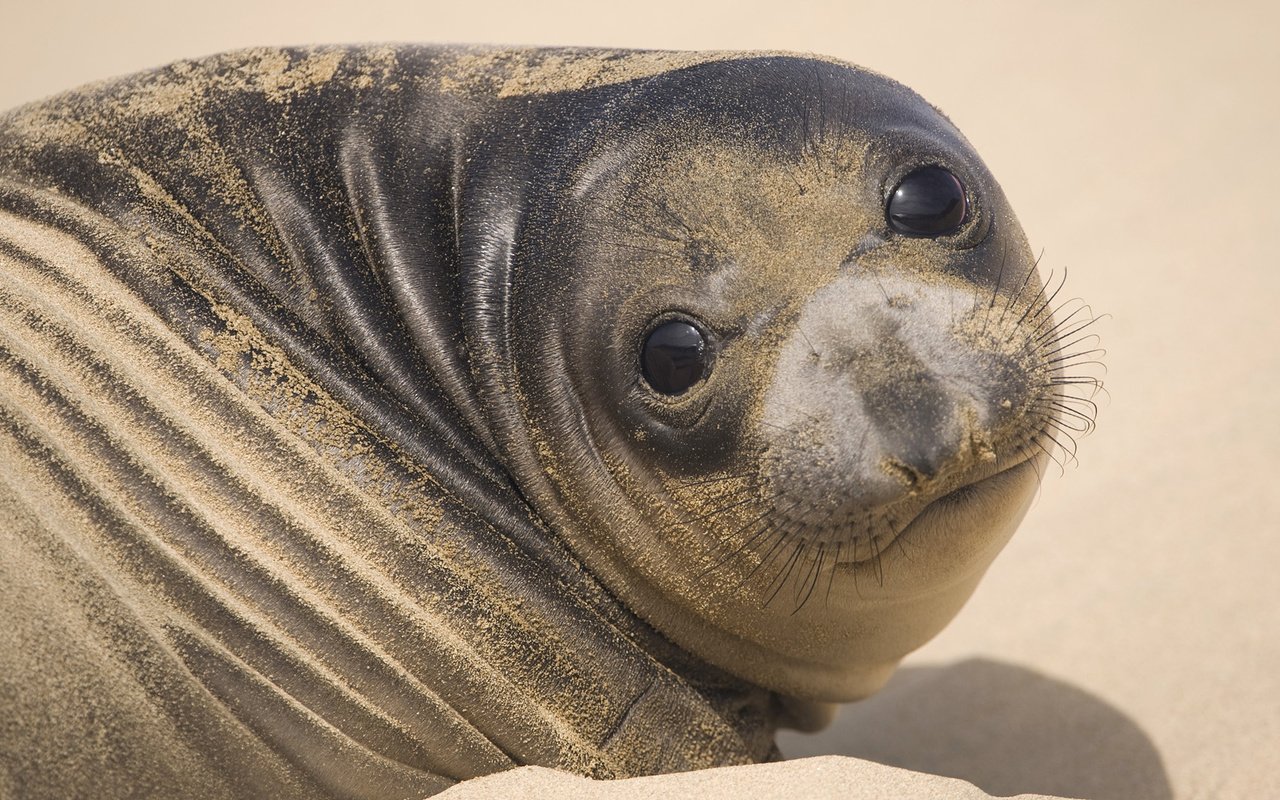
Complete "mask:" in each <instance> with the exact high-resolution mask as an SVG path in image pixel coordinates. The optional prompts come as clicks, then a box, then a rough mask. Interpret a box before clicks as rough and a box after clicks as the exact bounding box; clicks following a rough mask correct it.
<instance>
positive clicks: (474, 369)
mask: <svg viewBox="0 0 1280 800" xmlns="http://www.w3.org/2000/svg"><path fill="white" fill-rule="evenodd" d="M930 165H932V166H941V167H944V168H946V169H947V170H949V171H950V172H951V173H953V174H954V175H955V176H957V178H958V179H959V180H960V181H961V183H962V184H963V186H964V190H965V196H966V199H967V203H968V215H967V217H966V218H965V220H964V222H963V224H961V225H960V226H959V227H958V228H956V229H955V230H952V231H948V232H947V233H946V235H941V236H934V237H912V236H904V235H902V234H900V233H898V232H896V231H895V230H894V229H893V228H892V227H891V226H890V225H889V223H888V222H887V221H886V211H885V209H886V202H887V198H888V197H889V194H890V193H891V191H892V190H893V188H894V187H895V186H896V185H897V183H898V181H899V180H901V179H902V178H903V176H904V175H907V174H908V173H909V172H911V171H912V170H914V169H916V168H917V167H921V166H930ZM0 214H3V216H0V221H3V224H2V225H0V234H2V236H0V239H2V241H0V259H3V260H0V289H2V290H3V291H4V297H3V299H4V302H3V303H0V310H2V311H3V312H4V316H3V317H0V345H3V348H0V355H3V356H4V358H3V360H2V362H0V363H2V364H3V366H4V372H3V374H0V411H3V412H4V414H3V416H0V421H3V422H4V425H3V428H2V430H3V433H4V438H3V439H0V447H2V448H3V455H4V458H5V459H6V461H5V463H6V464H7V467H6V468H7V470H8V472H7V474H6V476H5V477H6V482H5V484H4V493H3V494H0V510H2V511H4V513H5V514H6V515H7V516H6V518H7V519H10V520H13V522H12V523H10V524H9V527H8V528H6V529H5V530H4V532H5V534H6V537H7V538H6V539H4V540H3V541H4V547H5V551H4V558H3V559H0V564H6V565H9V567H7V568H6V569H9V570H10V572H9V573H6V576H5V580H3V581H0V585H2V586H3V587H4V588H3V589H0V609H3V611H4V613H5V615H6V618H7V619H9V620H11V622H12V625H11V627H10V629H9V631H8V632H6V633H5V634H0V674H3V676H4V678H3V679H4V680H5V681H6V684H5V686H4V688H5V689H6V691H7V692H8V693H7V694H4V695H0V696H5V697H9V696H12V697H22V698H26V700H24V701H23V702H21V703H18V702H15V703H14V705H13V707H12V708H9V709H6V710H7V711H9V712H10V713H9V715H8V716H9V718H10V719H12V720H14V722H13V724H11V725H10V727H9V728H6V729H3V732H0V744H2V745H3V748H0V749H2V750H3V751H4V752H7V753H10V754H11V755H10V757H9V761H8V762H7V764H8V766H7V767H6V770H7V771H6V772H5V775H6V776H7V779H8V780H9V781H10V782H11V783H15V784H18V785H23V786H28V787H36V789H35V790H34V791H36V792H37V793H40V792H41V791H43V792H45V793H48V794H53V795H58V794H63V795H65V794H74V793H77V792H80V791H82V790H87V789H86V787H88V786H92V787H93V789H94V791H95V792H96V793H97V794H99V795H100V796H115V795H122V796H123V795H128V794H130V793H132V792H135V791H137V790H138V787H149V788H150V789H151V790H162V791H163V792H165V793H169V794H183V793H195V794H199V795H200V796H206V797H216V796H227V797H236V796H246V795H260V796H281V797H283V796H316V795H324V796H371V797H398V796H411V795H414V794H422V793H429V792H433V791H437V790H439V789H441V788H443V787H445V786H448V785H449V784H450V783H451V782H452V781H454V780H457V779H465V778H467V777H471V776H474V775H478V774H484V773H487V772H492V771H495V770H499V769H504V768H507V767H510V766H512V765H515V764H524V763H535V764H543V765H548V766H556V767H561V768H564V769H570V770H574V771H577V772H580V773H583V774H590V775H595V776H601V777H605V776H620V775H633V774H644V773H649V772H661V771H675V770H683V769H693V768H699V767H708V766H714V765H720V764H733V763H744V762H748V761H755V760H763V759H767V758H771V757H776V749H775V748H773V746H772V735H773V731H774V729H775V728H776V727H777V726H778V725H794V726H800V727H813V726H815V725H820V724H821V722H822V720H823V718H824V716H823V715H824V713H825V712H824V707H823V704H824V703H828V702H831V701H838V700H848V699H853V698H858V697H863V696H865V695H867V694H869V693H871V692H873V691H875V690H876V689H877V688H878V687H879V686H880V685H881V684H882V683H883V682H884V680H885V679H886V678H887V677H888V675H889V673H890V672H891V671H892V669H893V668H894V666H895V665H896V663H897V662H898V660H899V659H900V658H902V656H903V655H905V654H906V653H907V652H909V651H911V650H912V649H914V648H916V647H918V646H919V645H920V644H922V643H923V642H924V641H926V640H927V639H928V638H929V637H931V636H932V635H934V634H935V633H936V632H937V631H938V630H939V629H940V628H941V627H942V626H943V625H944V624H945V623H946V622H947V621H948V620H949V619H950V618H951V617H952V616H953V615H954V614H955V613H956V612H957V611H958V609H959V608H960V606H961V605H962V604H963V603H964V601H965V599H966V598H967V597H968V595H969V594H970V592H971V591H972V590H973V588H974V586H975V584H976V582H977V581H978V579H979V578H980V577H981V575H982V573H983V571H984V570H985V569H986V567H987V566H988V565H989V564H990V562H991V560H992V559H993V558H994V557H995V555H996V554H997V552H998V551H999V550H1000V548H1001V546H1002V545H1003V544H1004V542H1005V541H1006V540H1007V538H1008V537H1009V536H1010V535H1011V533H1012V531H1013V529H1014V527H1015V526H1016V525H1017V523H1018V521H1019V520H1020V518H1021V517H1022V515H1023V513H1024V512H1025V510H1026V507H1027V504H1028V503H1029V501H1030V498H1031V496H1032V494H1033V492H1034V490H1035V487H1036V484H1037V479H1038V474H1039V465H1040V463H1042V462H1043V460H1044V457H1045V449H1044V448H1045V437H1046V434H1047V432H1048V431H1049V430H1050V429H1051V427H1052V425H1053V424H1054V423H1053V419H1054V413H1053V409H1054V408H1055V405H1054V403H1055V401H1054V398H1055V396H1056V395H1055V392H1056V391H1057V387H1058V385H1059V383H1058V375H1059V370H1058V368H1057V367H1056V366H1055V365H1056V364H1057V363H1059V361H1060V358H1058V356H1057V354H1058V350H1057V344H1056V342H1057V335H1056V331H1057V328H1056V326H1055V324H1054V322H1053V320H1052V317H1051V315H1050V314H1049V312H1048V305H1049V304H1048V302H1047V301H1046V298H1045V295H1044V292H1043V291H1042V289H1041V286H1040V282H1039V278H1038V277H1037V276H1036V274H1035V265H1034V263H1033V260H1032V258H1031V255H1030V252H1029V250H1028V248H1027V245H1026V242H1025V240H1024V237H1023V234H1022V232H1021V230H1020V228H1019V226H1018V224H1017V222H1016V220H1015V219H1014V216H1013V214H1012V212H1011V211H1010V209H1009V208H1008V206H1007V203H1006V201H1005V199H1004V197H1003V195H1002V194H1001V192H1000V190H999V188H998V186H997V185H996V183H995V181H994V180H993V179H992V177H991V176H990V175H989V174H988V173H987V171H986V169H985V167H983V165H982V163H981V162H980V160H979V159H978V158H977V156H976V155H975V154H974V153H973V152H972V150H971V148H970V147H969V145H968V144H967V142H965V140H964V139H963V137H961V136H960V134H959V133H958V132H956V131H955V129H954V128H953V127H952V126H951V125H950V123H949V122H947V121H946V120H945V119H944V118H943V117H942V116H941V115H939V114H938V113H937V112H936V111H935V110H934V109H932V108H931V107H930V106H929V105H928V104H926V103H925V102H924V101H923V100H921V99H920V98H919V97H917V96H916V95H915V94H913V93H912V92H910V91H909V90H907V89H905V88H904V87H902V86H900V85H898V84H895V83H893V82H892V81H889V80H887V79H885V78H882V77H880V76H877V75H874V74H872V73H868V72H866V71H863V70H860V69H857V68H855V67H852V66H848V65H844V64H840V63H835V62H831V61H828V60H823V59H816V58H803V57H795V56H778V55H767V54H766V55H753V54H737V55H726V54H709V55H698V54H665V53H611V52H599V51H561V50H516V51H502V50H465V49H443V48H418V47H394V48H330V49H317V50H295V51H274V50H265V51H248V52H245V53H237V54H228V55H224V56H218V57H214V58H211V59H206V60H203V61H197V62H183V63H180V64H177V65H173V66H171V67H169V68H166V69H164V70H159V71H156V72H153V73H145V74H142V75H139V76H133V77H131V78H127V79H123V80H121V81H117V82H113V83H107V84H103V85H99V86H94V87H89V88H87V89H85V90H82V91H80V92H75V93H70V94H67V95H64V96H61V97H58V98H54V99H52V100H50V101H47V102H45V103H42V104H37V105H33V106H29V107H26V108H23V109H19V110H17V111H15V112H12V113H10V114H9V115H7V116H6V117H4V118H0ZM676 318H678V319H682V320H690V321H692V322H694V323H696V325H697V327H698V329H699V330H700V331H701V332H702V334H704V335H705V337H706V340H707V353H708V356H707V357H708V363H707V369H706V370H705V374H704V375H703V377H702V379H701V380H700V381H699V382H697V383H696V384H695V385H693V386H692V387H690V388H689V389H688V391H685V392H683V393H680V394H677V395H669V394H663V393H662V392H659V391H656V390H655V389H654V387H653V386H651V385H650V384H649V383H648V382H647V380H646V378H645V377H644V375H643V374H642V373H641V366H640V365H641V351H642V348H643V347H644V343H645V341H646V335H647V334H648V333H649V331H651V330H652V329H653V327H654V326H655V325H656V324H660V323H661V322H662V321H664V320H669V319H676ZM73 684H74V686H73ZM81 684H83V685H81ZM69 687H71V688H69ZM50 752H62V753H66V754H68V755H66V756H65V763H64V767H65V768H63V769H49V768H48V765H47V764H45V763H44V761H43V760H42V759H44V758H45V756H44V755H43V754H46V753H50ZM104 763H105V764H110V765H112V766H111V768H109V769H107V770H105V771H103V770H100V769H98V768H96V767H95V766H94V765H98V764H104ZM90 777H92V782H89V783H85V781H89V780H90ZM0 786H3V784H0Z"/></svg>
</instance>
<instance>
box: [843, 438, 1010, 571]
mask: <svg viewBox="0 0 1280 800" xmlns="http://www.w3.org/2000/svg"><path fill="white" fill-rule="evenodd" d="M1034 460H1035V459H1034V458H1032V457H1027V458H1023V459H1022V460H1021V461H1018V462H1016V463H1014V464H1011V465H1009V466H1007V467H1005V468H1003V469H1000V470H997V471H996V472H993V473H991V474H989V475H986V476H984V477H981V478H978V479H977V480H973V481H969V482H967V483H964V484H963V485H961V486H958V487H956V488H954V489H952V490H951V491H949V492H947V493H946V494H943V495H941V496H939V497H936V498H934V499H933V500H931V501H929V502H927V503H925V504H924V505H922V506H920V507H918V508H917V509H915V510H914V512H913V513H911V514H910V516H908V517H907V518H905V519H903V520H901V521H900V522H898V524H888V525H886V526H885V527H884V529H883V530H881V531H880V532H878V533H877V534H876V535H875V536H872V537H870V538H869V539H866V540H864V541H867V542H868V543H869V547H866V548H860V547H852V548H849V550H848V551H847V553H846V554H845V555H844V557H841V558H839V559H837V560H836V562H835V563H836V566H837V567H854V566H858V565H860V564H866V563H869V562H875V561H878V560H879V559H880V556H881V554H883V553H884V552H885V550H886V549H887V548H888V547H889V546H891V545H893V544H894V543H902V542H905V541H908V540H909V539H910V537H911V535H912V534H913V533H915V532H917V531H919V530H921V529H922V528H931V527H934V526H933V525H932V523H933V522H935V521H937V520H939V519H941V518H944V517H945V516H946V515H948V514H954V513H955V511H956V510H957V509H958V508H961V507H965V506H969V505H972V504H974V503H979V502H982V501H983V500H985V499H986V498H989V497H991V496H992V495H995V494H999V493H1000V492H1001V491H1003V490H1004V488H1005V487H1006V486H1008V485H1010V484H1013V483H1017V482H1018V480H1019V479H1020V478H1021V477H1022V476H1023V475H1024V474H1025V473H1026V472H1027V471H1028V470H1032V469H1034V468H1035V465H1034V463H1033V462H1034Z"/></svg>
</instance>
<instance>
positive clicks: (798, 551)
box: [764, 541, 806, 608]
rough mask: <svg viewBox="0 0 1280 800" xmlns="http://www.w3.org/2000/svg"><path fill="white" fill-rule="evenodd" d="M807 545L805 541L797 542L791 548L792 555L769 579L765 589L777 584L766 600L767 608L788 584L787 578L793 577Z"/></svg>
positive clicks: (765, 605)
mask: <svg viewBox="0 0 1280 800" xmlns="http://www.w3.org/2000/svg"><path fill="white" fill-rule="evenodd" d="M805 547H806V543H805V542H803V541H800V542H796V544H795V546H794V547H793V548H792V550H791V557H790V558H788V559H787V560H786V561H784V562H783V564H782V566H781V567H780V568H779V569H778V572H777V574H776V575H775V576H774V578H773V580H771V581H769V583H768V584H767V585H766V586H765V589H766V590H768V588H769V587H770V586H774V584H775V583H776V584H777V585H776V586H774V589H773V591H772V592H769V597H768V599H766V600H765V601H764V607H765V608H768V607H769V606H770V605H771V604H772V603H773V601H774V599H775V598H776V597H777V596H778V593H779V592H780V591H782V587H783V586H786V584H787V580H788V579H789V578H790V577H791V573H792V571H793V570H794V569H795V568H796V564H797V563H798V562H799V559H800V556H801V555H802V554H803V553H804V550H805Z"/></svg>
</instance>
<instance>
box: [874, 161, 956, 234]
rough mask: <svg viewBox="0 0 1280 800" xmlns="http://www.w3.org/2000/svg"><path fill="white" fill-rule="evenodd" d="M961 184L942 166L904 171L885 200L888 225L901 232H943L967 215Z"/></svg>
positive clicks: (954, 226) (952, 229) (951, 230)
mask: <svg viewBox="0 0 1280 800" xmlns="http://www.w3.org/2000/svg"><path fill="white" fill-rule="evenodd" d="M968 210H969V209H968V204H967V203H966V201H965V195H964V185H963V184H962V183H960V179H959V178H957V177H956V176H955V175H953V174H951V172H950V171H948V170H945V169H943V168H942V167H921V168H919V169H917V170H913V171H911V172H909V173H907V175H906V177H904V178H903V179H902V180H901V181H899V183H898V185H897V187H896V188H894V190H893V191H892V192H891V193H890V194H889V199H888V201H887V202H886V203H885V216H886V217H887V218H888V220H889V227H891V228H893V229H894V230H895V231H897V232H898V233H900V234H902V235H903V236H930V237H933V236H946V235H947V234H949V233H955V232H956V231H957V230H959V229H960V226H961V225H963V224H964V221H965V217H966V216H968Z"/></svg>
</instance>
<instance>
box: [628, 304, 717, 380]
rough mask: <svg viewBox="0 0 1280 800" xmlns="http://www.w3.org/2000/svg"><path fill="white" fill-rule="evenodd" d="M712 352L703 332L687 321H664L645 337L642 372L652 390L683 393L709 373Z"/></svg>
mask: <svg viewBox="0 0 1280 800" xmlns="http://www.w3.org/2000/svg"><path fill="white" fill-rule="evenodd" d="M709 360H710V352H709V348H708V347H707V338H706V337H705V336H703V335H702V331H700V330H698V329H697V328H696V327H694V326H693V325H691V324H690V323H688V322H685V321H684V320H679V319H675V320H670V321H667V322H664V323H662V324H661V325H659V326H658V327H656V328H654V329H653V330H652V331H650V332H649V335H648V336H646V337H645V340H644V346H643V347H642V348H641V350H640V372H641V374H642V375H644V379H645V381H647V382H648V384H649V385H650V386H652V387H653V390H654V391H656V392H659V393H661V394H666V395H678V394H684V393H685V392H687V391H689V387H691V386H693V385H694V384H695V383H697V382H698V381H700V380H702V377H703V375H705V374H706V372H707V367H708V363H709Z"/></svg>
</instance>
